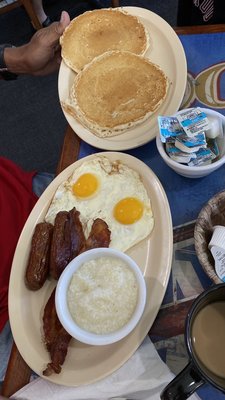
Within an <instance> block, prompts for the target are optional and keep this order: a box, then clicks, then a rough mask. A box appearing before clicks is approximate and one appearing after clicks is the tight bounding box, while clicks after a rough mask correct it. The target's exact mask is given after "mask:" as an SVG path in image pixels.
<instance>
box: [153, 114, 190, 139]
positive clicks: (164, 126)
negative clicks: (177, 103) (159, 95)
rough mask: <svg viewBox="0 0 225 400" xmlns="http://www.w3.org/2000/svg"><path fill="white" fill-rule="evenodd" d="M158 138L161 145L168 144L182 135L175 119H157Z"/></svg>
mask: <svg viewBox="0 0 225 400" xmlns="http://www.w3.org/2000/svg"><path fill="white" fill-rule="evenodd" d="M158 124H159V132H160V138H161V141H162V142H163V143H166V142H168V141H169V140H170V139H171V138H175V137H177V136H179V135H181V134H183V133H184V130H183V129H182V127H181V126H180V123H179V122H178V119H177V118H176V117H161V116H159V117H158Z"/></svg>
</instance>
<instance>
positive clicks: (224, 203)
mask: <svg viewBox="0 0 225 400" xmlns="http://www.w3.org/2000/svg"><path fill="white" fill-rule="evenodd" d="M215 225H222V226H225V191H221V192H219V193H217V194H216V195H215V196H213V197H212V198H211V199H210V200H209V201H208V203H207V204H206V205H205V206H204V207H203V208H202V210H201V211H200V213H199V216H198V218H197V220H196V224H195V229H194V240H195V251H196V254H197V257H198V260H199V262H200V264H201V266H202V268H203V269H204V271H205V272H206V274H207V275H208V276H209V278H210V279H211V280H212V281H213V282H214V283H221V282H222V281H221V279H220V278H219V277H218V276H217V274H216V272H215V268H214V264H215V262H214V259H213V257H212V255H211V252H210V250H209V249H208V244H209V242H210V240H211V237H212V234H213V227H214V226H215Z"/></svg>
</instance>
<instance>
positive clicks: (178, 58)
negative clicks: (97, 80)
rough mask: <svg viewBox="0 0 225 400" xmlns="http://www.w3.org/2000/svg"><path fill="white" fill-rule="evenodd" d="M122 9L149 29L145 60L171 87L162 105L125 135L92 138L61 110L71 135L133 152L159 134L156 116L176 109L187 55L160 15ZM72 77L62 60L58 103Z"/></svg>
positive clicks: (68, 88) (93, 142)
mask: <svg viewBox="0 0 225 400" xmlns="http://www.w3.org/2000/svg"><path fill="white" fill-rule="evenodd" d="M122 9H123V10H125V11H127V12H128V13H129V14H132V15H135V16H137V17H138V18H139V19H140V20H141V22H142V23H143V24H144V26H145V27H146V29H147V30H148V32H149V34H150V37H151V46H150V49H149V50H148V51H147V53H146V55H145V57H147V58H148V59H149V60H150V61H152V62H154V63H155V64H158V65H159V66H160V67H161V68H162V70H163V71H164V72H165V74H166V75H167V77H168V78H169V82H170V85H169V90H168V94H167V96H166V98H165V100H164V102H163V103H162V104H161V106H160V107H159V109H158V110H157V111H156V112H155V113H154V114H153V115H152V116H151V117H150V118H149V119H147V120H146V121H144V122H143V123H141V124H140V125H138V126H137V127H134V128H132V129H129V130H128V131H126V133H123V134H121V135H118V136H114V137H111V138H99V137H97V136H95V135H94V134H93V133H91V132H90V131H89V130H88V129H86V128H85V127H83V126H82V125H81V124H80V123H79V122H78V121H76V120H75V118H73V117H72V116H71V115H70V114H68V113H67V112H65V111H64V110H63V109H62V110H63V113H64V115H65V117H66V119H67V121H68V123H69V124H70V126H71V128H72V129H73V130H74V132H76V134H77V135H78V136H79V137H80V138H81V139H83V140H84V141H85V142H87V143H88V144H90V145H92V146H95V147H97V148H99V149H103V150H128V149H133V148H135V147H139V146H141V145H143V144H145V143H147V142H149V141H150V140H152V139H154V138H155V137H156V134H157V132H158V122H157V117H158V115H171V114H174V113H175V112H176V111H177V110H178V109H179V107H180V104H181V102H182V99H183V96H184V91H185V88H186V82H187V62H186V56H185V53H184V49H183V46H182V44H181V42H180V39H179V38H178V36H177V34H176V33H175V31H174V30H173V28H172V27H171V26H170V25H169V24H168V23H167V22H166V21H165V20H164V19H162V18H161V17H160V16H159V15H157V14H155V13H153V12H152V11H149V10H146V9H145V8H140V7H122ZM75 75H76V74H75V72H73V71H72V70H71V69H70V68H69V67H67V65H66V64H65V63H64V62H63V61H62V63H61V66H60V70H59V79H58V91H59V99H60V101H65V100H66V99H67V98H68V97H69V91H70V88H71V86H72V84H73V81H74V77H75Z"/></svg>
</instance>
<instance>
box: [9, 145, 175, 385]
mask: <svg viewBox="0 0 225 400" xmlns="http://www.w3.org/2000/svg"><path fill="white" fill-rule="evenodd" d="M100 154H101V155H104V156H106V157H107V158H108V159H109V160H112V161H113V160H121V161H122V162H123V163H124V164H126V165H128V167H130V168H132V169H133V170H135V171H137V172H138V173H139V174H140V176H141V178H142V181H143V184H144V186H145V188H146V190H147V193H148V196H149V197H150V200H151V205H152V210H153V216H154V228H153V230H152V232H151V234H150V236H148V237H147V238H146V239H144V240H142V241H141V242H139V243H137V244H136V245H135V246H133V247H132V248H130V249H129V250H128V251H127V254H128V255H129V256H130V257H132V258H133V259H134V260H135V261H136V263H137V264H138V265H139V267H140V269H141V271H142V272H143V275H144V277H145V281H146V286H147V301H146V307H145V310H144V313H143V315H142V318H141V320H140V322H139V323H138V325H137V326H136V328H135V329H134V330H133V331H132V332H131V333H130V334H129V335H128V336H127V337H126V338H124V339H122V340H120V341H119V342H117V343H114V344H111V345H105V346H90V345H86V344H82V343H80V342H78V341H75V340H72V341H71V343H70V345H69V348H68V354H67V357H66V360H65V363H64V364H63V366H62V371H61V373H60V374H54V375H51V376H48V377H44V378H45V379H48V380H49V381H51V382H55V383H58V384H62V385H67V386H78V385H82V384H89V383H91V382H95V381H98V380H99V379H102V378H104V377H105V376H108V375H109V374H111V373H112V372H113V371H115V370H117V369H118V368H119V367H120V366H122V365H123V364H124V363H125V362H126V361H127V360H128V359H129V358H130V357H131V356H132V354H133V353H134V352H135V350H136V349H137V348H138V347H139V345H140V344H141V342H142V341H143V339H144V338H145V336H146V335H147V334H148V332H149V329H150V328H151V326H152V324H153V322H154V320H155V317H156V315H157V313H158V310H159V308H160V305H161V303H162V300H163V297H164V294H165V291H166V287H167V283H168V279H169V275H170V270H171V261H172V249H173V232H172V220H171V214H170V208H169V204H168V200H167V197H166V194H165V192H164V189H163V187H162V185H161V183H160V181H159V180H158V178H157V177H156V175H155V174H154V173H153V172H152V170H151V169H150V168H149V167H148V166H147V165H146V164H144V163H143V162H142V161H140V160H138V159H137V158H135V157H133V156H130V155H128V154H123V153H117V152H105V153H104V152H103V153H100ZM97 155H98V154H93V155H90V156H88V157H85V158H83V159H80V160H79V161H76V162H75V163H74V164H72V165H70V166H69V167H68V168H66V169H65V170H64V171H63V172H61V174H59V175H58V176H57V177H56V178H55V179H54V180H53V181H52V183H51V184H50V185H49V186H48V187H47V189H46V190H45V192H44V193H43V194H42V196H41V197H40V198H39V200H38V202H37V203H36V205H35V207H34V208H33V210H32V212H31V214H30V216H29V218H28V220H27V222H26V224H25V226H24V229H23V231H22V233H21V236H20V239H19V241H18V244H17V248H16V251H15V255H14V259H13V264H12V270H11V276H10V283H9V317H10V324H11V329H12V333H13V337H14V340H15V343H16V345H17V348H18V350H19V352H20V353H21V355H22V357H23V358H24V360H25V361H26V363H27V364H28V365H29V366H30V368H31V369H32V370H33V371H35V372H36V373H37V374H38V375H40V376H42V371H43V369H45V367H46V364H47V363H48V362H49V361H50V360H49V354H48V352H47V350H46V348H45V345H44V343H43V340H42V315H43V310H44V307H45V305H46V302H47V300H48V298H49V295H50V293H51V291H52V289H53V287H54V285H55V281H54V282H53V281H52V280H51V279H48V280H47V281H46V282H45V284H44V286H43V287H42V288H41V289H39V290H37V291H30V290H29V289H28V288H27V287H26V285H25V282H24V276H25V270H26V265H27V261H28V255H29V251H30V245H31V237H32V235H33V232H34V228H35V225H36V224H37V223H38V222H40V221H42V220H43V219H44V217H45V215H46V212H47V210H48V207H49V205H50V202H51V200H52V197H53V195H54V193H55V191H56V189H57V188H58V186H59V185H60V184H61V183H62V182H63V181H65V180H66V179H67V178H68V177H69V176H70V175H71V174H72V172H73V171H74V170H75V169H76V168H78V167H79V166H81V165H82V163H83V162H84V161H86V160H91V159H93V158H94V157H96V156H97ZM109 196H110V193H109Z"/></svg>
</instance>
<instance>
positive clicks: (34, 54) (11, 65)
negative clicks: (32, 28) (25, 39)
mask: <svg viewBox="0 0 225 400" xmlns="http://www.w3.org/2000/svg"><path fill="white" fill-rule="evenodd" d="M69 23H70V17H69V15H68V13H67V12H66V11H63V12H62V14H61V19H60V21H59V22H53V23H52V24H51V25H50V26H49V27H47V28H43V29H40V30H39V31H37V32H36V33H35V34H34V36H33V37H32V38H31V40H30V42H29V43H27V44H25V45H23V46H20V47H5V48H4V54H3V56H4V63H5V65H6V67H7V69H8V71H10V72H12V73H14V74H17V75H18V74H30V75H47V74H50V73H52V72H54V71H55V70H56V69H58V68H59V64H60V61H61V56H60V45H59V38H60V36H61V35H62V33H63V32H64V30H65V28H66V27H67V26H68V25H69Z"/></svg>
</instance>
